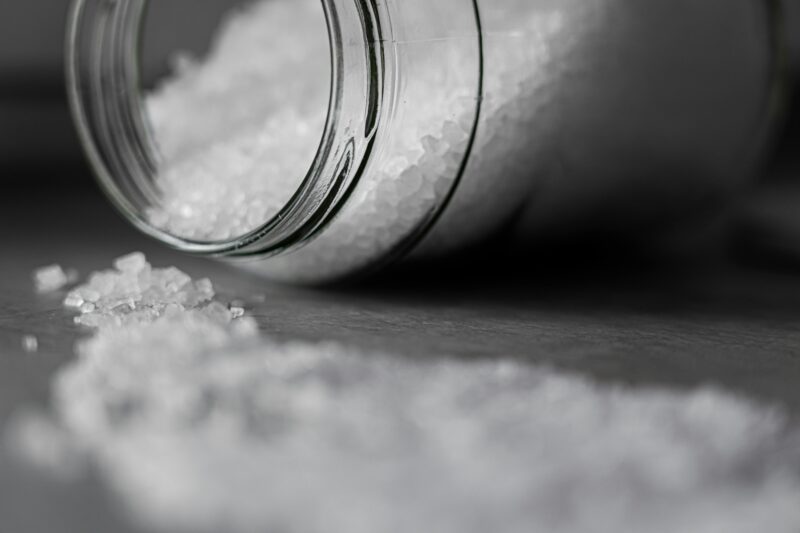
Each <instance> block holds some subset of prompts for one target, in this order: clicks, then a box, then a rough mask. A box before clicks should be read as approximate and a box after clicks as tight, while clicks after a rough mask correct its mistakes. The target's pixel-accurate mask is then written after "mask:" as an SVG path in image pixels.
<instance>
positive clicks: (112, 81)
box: [67, 0, 385, 256]
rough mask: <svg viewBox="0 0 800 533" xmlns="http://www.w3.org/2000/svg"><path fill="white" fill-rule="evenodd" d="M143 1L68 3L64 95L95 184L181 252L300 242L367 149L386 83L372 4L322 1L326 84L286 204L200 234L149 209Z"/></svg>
mask: <svg viewBox="0 0 800 533" xmlns="http://www.w3.org/2000/svg"><path fill="white" fill-rule="evenodd" d="M149 3H150V2H149V0H121V1H119V2H112V3H109V2H106V1H103V0H74V2H73V4H72V9H71V14H70V18H69V28H68V32H67V36H68V43H67V44H68V46H67V49H68V53H67V79H68V89H69V95H70V103H71V107H72V111H73V115H74V118H75V121H76V124H77V125H78V130H79V134H80V137H81V140H82V143H83V145H84V148H85V151H86V153H87V154H88V156H89V159H90V162H91V164H92V166H93V169H94V171H95V175H96V177H97V180H98V181H99V183H100V185H101V188H102V189H103V191H104V192H105V193H106V195H107V196H108V197H109V198H110V200H111V201H112V202H113V204H114V205H115V206H116V207H117V208H118V210H120V211H121V212H122V214H123V215H124V216H125V217H126V218H127V219H128V220H129V221H130V222H131V223H132V224H134V225H135V226H136V227H138V228H139V229H140V230H141V231H143V232H144V233H146V234H148V235H149V236H151V237H154V238H156V239H157V240H160V241H162V242H164V243H166V244H168V245H170V246H172V247H173V248H176V249H178V250H181V251H185V252H189V253H195V254H201V255H212V256H249V255H256V254H258V255H260V256H263V255H270V254H277V253H282V252H284V251H286V250H288V249H291V248H293V247H296V246H299V245H301V244H302V243H303V242H305V241H306V240H308V239H310V238H311V237H313V236H314V235H315V234H316V233H317V232H318V231H319V230H320V229H321V228H323V227H324V226H325V225H326V223H327V222H328V221H330V220H331V218H332V217H333V216H335V214H336V212H337V211H338V209H339V208H340V207H341V206H342V205H343V203H344V202H345V201H346V199H347V198H348V197H349V195H350V193H351V192H352V190H353V189H354V188H355V185H356V184H357V182H358V177H359V175H360V170H361V169H362V167H363V164H364V161H365V160H366V159H367V158H368V155H369V153H370V151H371V149H372V142H373V140H374V131H375V128H376V127H377V124H376V121H377V117H378V116H379V111H378V110H379V108H380V107H381V104H382V101H383V98H384V92H385V91H384V86H383V83H382V80H383V57H382V55H381V53H380V52H379V51H378V48H379V47H374V46H370V43H373V42H380V41H379V39H380V36H379V35H376V34H375V33H376V32H380V27H381V24H380V21H379V20H378V13H376V12H374V11H373V10H371V9H370V8H367V7H365V6H364V5H362V4H366V3H361V2H352V0H322V1H321V2H320V3H321V6H322V10H323V12H324V17H325V21H326V26H327V41H328V48H329V52H330V53H329V58H330V87H329V90H328V94H327V109H326V111H325V117H324V126H323V127H322V134H321V139H320V137H316V135H315V137H316V138H317V141H314V142H318V145H317V146H316V150H315V153H314V156H313V161H312V162H311V164H310V166H308V167H307V169H308V170H307V172H306V173H305V175H304V176H303V177H302V180H301V181H299V183H298V184H297V186H296V187H294V186H292V187H291V188H292V189H294V190H293V191H289V194H288V195H287V196H286V201H285V203H283V200H281V203H282V204H283V205H281V206H279V207H278V208H276V209H275V210H273V211H272V212H270V213H269V214H268V216H266V217H265V220H263V221H261V220H256V221H252V222H251V224H252V226H251V227H247V228H245V229H244V230H243V231H241V232H235V233H240V234H235V233H234V234H231V235H230V236H222V237H220V236H211V238H206V237H205V236H204V237H202V238H198V237H196V236H194V235H189V236H187V235H186V234H183V233H181V232H176V231H173V230H171V229H165V225H164V224H162V223H159V221H158V220H157V218H154V216H153V213H154V210H155V211H156V212H157V211H158V210H159V209H162V206H161V203H162V202H163V201H164V191H163V189H162V188H161V187H162V184H161V183H159V179H160V174H159V173H160V166H161V164H162V162H163V154H162V153H161V151H160V149H159V145H158V140H157V139H156V138H155V135H154V128H153V126H152V124H151V123H150V121H149V119H148V115H147V111H146V104H145V97H144V95H143V90H142V88H141V87H142V85H141V78H142V75H141V64H140V61H141V55H140V51H141V46H142V38H143V34H144V32H143V26H144V20H145V15H146V11H147V7H148V5H149ZM354 36H358V38H355V39H354ZM345 39H347V41H345ZM365 51H366V52H367V53H365ZM276 53H281V51H277V52H276ZM364 95H367V99H366V105H365V99H364ZM206 192H208V191H206ZM241 194H244V195H246V194H248V191H246V190H244V191H241Z"/></svg>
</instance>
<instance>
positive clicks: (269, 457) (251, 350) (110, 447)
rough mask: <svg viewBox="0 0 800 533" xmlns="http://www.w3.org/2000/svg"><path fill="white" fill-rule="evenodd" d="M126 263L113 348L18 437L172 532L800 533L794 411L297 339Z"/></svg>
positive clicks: (91, 354)
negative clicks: (86, 470)
mask: <svg viewBox="0 0 800 533" xmlns="http://www.w3.org/2000/svg"><path fill="white" fill-rule="evenodd" d="M116 266H117V269H115V270H111V271H107V272H104V273H97V274H94V275H92V277H91V278H90V282H89V284H87V285H85V286H83V287H79V288H77V289H75V290H74V291H73V292H72V293H71V294H70V295H69V297H68V300H70V303H71V304H72V305H73V306H74V307H77V308H79V309H81V310H82V313H81V315H80V316H79V317H78V321H79V322H80V323H82V324H85V325H89V326H90V327H93V328H95V329H94V334H93V336H92V337H91V338H89V339H88V340H86V341H85V342H83V343H82V344H81V345H80V346H79V347H78V350H77V351H78V354H77V355H78V358H77V360H76V361H75V362H74V363H73V364H72V365H71V366H70V367H68V368H66V369H64V370H63V371H62V372H61V374H60V375H59V376H58V378H57V379H56V381H55V383H54V384H53V406H52V413H51V414H49V415H46V416H27V417H23V418H22V419H21V420H20V421H19V422H18V423H17V424H16V425H15V428H14V435H13V436H12V437H13V440H14V442H16V444H17V448H18V449H19V450H20V451H21V452H23V453H24V454H25V456H26V457H27V458H29V459H31V460H32V461H33V462H34V464H37V465H39V466H42V467H44V468H46V469H49V470H51V471H54V473H58V472H59V470H61V471H62V473H63V471H67V472H68V471H69V469H70V468H75V465H81V464H87V465H93V466H94V467H96V468H97V469H98V471H99V472H100V473H101V475H102V476H103V477H104V478H105V479H106V481H107V482H108V484H109V485H110V486H111V487H112V488H113V489H114V491H115V492H116V493H117V494H118V496H119V498H120V499H121V500H122V501H123V502H124V503H125V505H126V506H127V508H128V509H129V510H130V511H131V514H132V517H133V518H134V519H136V520H138V521H140V522H142V523H143V524H144V525H146V526H149V527H153V528H155V529H156V530H159V531H169V532H173V531H242V532H263V531H286V532H294V531H296V532H304V533H308V532H326V533H327V532H331V531H333V532H344V531H346V532H348V533H362V532H363V533H377V532H409V531H431V532H437V533H447V532H453V533H469V532H476V533H477V532H480V533H484V532H487V531H496V532H526V533H530V532H548V533H558V532H609V533H611V532H614V533H618V532H636V533H648V532H653V533H656V532H676V533H677V532H681V533H682V532H689V531H690V532H693V533H702V532H709V533H710V532H722V531H724V532H726V533H735V532H741V533H752V532H753V531H759V530H761V531H769V532H770V533H782V532H786V533H789V532H796V531H798V530H799V529H800V505H798V502H800V456H798V454H797V452H796V449H795V447H796V445H797V444H798V443H799V442H800V441H798V439H797V435H796V434H795V433H794V432H793V431H792V430H791V429H790V424H789V422H788V421H787V420H786V419H785V417H784V415H783V414H782V413H781V412H780V411H779V410H776V409H770V408H766V407H762V406H758V405H755V404H753V403H750V402H747V401H743V400H739V399H737V398H734V397H731V396H729V395H726V394H724V393H721V392H717V391H714V390H699V391H696V392H692V393H685V394H684V393H677V392H676V393H671V392H665V391H656V390H650V391H640V390H628V389H625V388H622V387H610V386H601V385H598V384H594V383H592V382H590V381H588V380H586V379H582V378H578V377H573V376H568V375H560V374H557V373H555V372H552V371H549V370H546V369H541V368H536V367H532V366H529V365H525V364H522V363H518V362H514V361H510V360H493V361H484V362H466V361H459V360H453V359H448V358H446V357H430V358H426V357H420V356H423V355H425V354H409V355H411V356H414V357H405V356H393V355H390V354H382V353H365V352H362V351H359V350H354V349H350V348H347V347H344V346H340V345H336V344H319V345H312V344H306V343H294V344H292V343H289V344H286V343H280V344H279V343H275V342H272V341H270V340H269V339H266V338H263V337H262V336H261V335H259V333H258V330H257V327H256V324H255V322H254V321H253V320H252V319H251V318H248V317H244V318H236V317H237V316H238V315H239V314H241V313H240V310H239V309H238V308H234V311H233V312H232V311H231V310H230V309H228V307H227V306H225V305H223V304H221V303H220V302H216V301H214V291H213V287H212V286H211V283H210V282H208V281H199V282H195V281H192V280H191V279H190V278H189V277H188V276H186V275H185V274H183V273H181V272H179V271H177V270H176V269H163V270H159V269H153V268H151V267H150V265H149V264H147V262H146V261H145V259H144V257H143V256H141V255H140V254H133V255H131V256H128V257H127V258H123V259H122V260H120V261H118V262H117V263H116ZM79 300H80V301H79ZM87 304H91V305H87Z"/></svg>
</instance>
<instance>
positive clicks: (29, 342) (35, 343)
mask: <svg viewBox="0 0 800 533" xmlns="http://www.w3.org/2000/svg"><path fill="white" fill-rule="evenodd" d="M22 349H23V350H25V351H26V352H28V353H35V352H38V351H39V339H37V338H36V336H34V335H25V336H24V337H22Z"/></svg>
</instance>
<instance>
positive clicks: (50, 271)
mask: <svg viewBox="0 0 800 533" xmlns="http://www.w3.org/2000/svg"><path fill="white" fill-rule="evenodd" d="M77 279H78V273H77V272H76V271H74V270H70V271H69V272H65V271H64V269H63V268H61V266H60V265H50V266H46V267H42V268H40V269H38V270H36V271H35V272H34V273H33V281H34V284H35V286H36V291H37V292H39V293H47V292H55V291H59V290H61V289H63V288H64V287H66V286H67V285H69V284H70V283H74V282H76V281H77Z"/></svg>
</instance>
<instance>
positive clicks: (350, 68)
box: [70, 0, 781, 282]
mask: <svg viewBox="0 0 800 533" xmlns="http://www.w3.org/2000/svg"><path fill="white" fill-rule="evenodd" d="M152 7H153V6H151V5H149V3H148V2H146V1H145V0H125V1H120V2H116V3H114V4H112V5H106V4H105V3H103V2H101V1H100V0H76V2H75V6H74V8H73V17H72V29H71V32H70V35H71V36H72V47H71V53H70V74H71V76H70V82H71V88H72V93H73V106H74V110H75V114H76V117H77V119H78V122H79V124H80V126H81V131H82V135H83V139H84V144H85V146H86V147H87V150H88V152H89V154H90V155H91V159H92V161H93V163H94V167H95V170H96V171H97V173H98V176H99V178H100V182H101V184H102V185H103V186H104V187H105V189H106V190H107V191H108V192H109V195H110V197H111V198H112V199H113V200H114V201H115V203H116V204H117V205H118V206H119V207H120V208H121V209H122V211H123V212H124V213H125V214H126V215H127V216H128V217H129V218H130V219H131V220H132V221H133V222H134V223H135V224H137V225H138V226H139V227H140V228H141V229H143V230H144V231H145V232H147V233H149V234H150V235H153V236H155V237H157V238H159V239H161V240H163V241H165V242H167V243H168V244H171V245H172V246H175V247H177V248H179V249H182V250H186V251H188V252H193V253H199V254H206V255H214V256H221V257H227V258H231V259H237V260H245V261H242V262H241V264H243V265H244V266H245V267H246V268H248V269H250V270H254V271H256V272H259V273H262V274H264V275H266V276H269V277H271V278H276V279H282V280H289V281H295V282H322V281H329V280H334V279H339V278H342V277H345V276H350V275H354V274H357V273H361V272H364V271H369V270H371V269H374V268H377V267H379V266H383V265H385V264H388V263H390V262H392V261H395V260H397V259H400V258H408V257H424V256H433V255H441V254H445V253H448V252H451V251H453V250H457V249H461V248H464V247H466V246H468V245H472V244H475V243H478V242H480V241H482V240H484V239H487V238H490V237H491V236H493V235H496V234H497V233H498V232H501V231H514V232H515V234H516V235H517V238H518V240H519V241H521V242H528V243H530V242H534V239H535V237H536V235H538V234H541V233H542V232H543V231H549V230H550V229H551V228H554V227H558V226H562V227H566V226H570V227H572V226H573V225H574V224H576V223H582V224H583V226H580V225H579V226H578V227H593V226H594V225H596V224H598V223H602V224H610V225H620V226H629V227H630V226H634V227H637V228H647V231H652V232H653V233H656V232H657V231H660V229H661V228H663V227H669V226H671V225H672V224H673V221H675V220H676V219H678V218H679V216H678V213H681V214H683V215H684V216H686V214H687V213H693V212H694V211H697V212H706V211H708V210H709V206H710V205H716V204H718V203H722V201H724V199H725V198H727V197H728V196H730V195H731V193H732V192H735V191H736V190H738V189H740V188H741V187H742V185H743V184H745V183H746V182H747V178H748V177H749V176H750V175H752V173H753V171H754V169H755V168H756V167H757V164H758V162H759V159H760V157H761V156H762V154H763V151H764V147H765V145H766V144H767V141H768V138H769V134H770V132H771V129H772V125H773V122H774V118H775V114H776V112H775V102H776V95H777V93H778V88H779V87H780V77H781V69H780V62H779V60H778V58H779V57H780V53H779V46H780V44H779V39H778V38H777V28H778V24H777V22H776V14H775V13H774V11H773V10H771V8H770V5H769V3H768V2H760V1H756V0H706V1H704V2H697V1H696V0H646V1H642V0H637V1H636V2H633V1H630V0H599V1H596V2H586V1H585V0H491V1H490V0H480V1H478V2H473V1H472V0H443V1H437V2H430V1H429V0H403V1H397V0H395V1H388V2H380V3H363V2H352V1H348V0H323V1H321V2H320V1H319V0H260V1H256V2H250V3H247V4H246V5H243V6H239V7H237V8H236V9H235V10H233V11H232V12H231V13H230V14H229V15H227V17H226V18H225V20H224V21H223V23H222V24H221V25H220V27H219V30H218V32H217V36H216V38H215V39H214V42H213V44H212V46H211V48H210V50H209V52H208V53H207V54H206V55H205V57H203V58H202V59H193V58H187V57H186V56H183V58H182V59H180V60H177V61H175V62H174V63H175V68H174V69H173V71H172V72H171V73H170V74H169V75H168V76H167V77H166V78H165V79H162V80H161V81H160V82H159V83H158V85H157V86H156V87H154V88H152V89H149V90H147V89H145V88H143V87H142V86H141V84H140V82H139V76H138V69H137V67H136V56H135V54H136V50H137V42H138V39H140V35H141V34H145V37H144V38H145V39H146V32H142V31H140V30H141V27H142V24H143V22H142V21H143V20H145V19H146V18H147V17H145V16H144V14H145V13H146V12H147V10H148V9H150V8H152ZM109 28H111V30H110V31H105V30H107V29H109ZM98 39H100V40H101V41H102V42H104V43H105V46H99V47H98V46H96V43H97V42H98V41H97V40H98ZM776 43H777V44H776ZM508 228H512V230H509V229H508Z"/></svg>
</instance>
